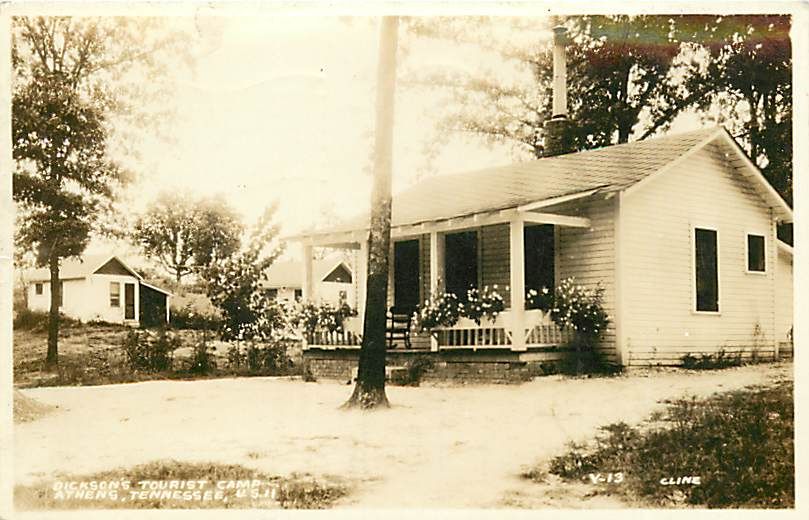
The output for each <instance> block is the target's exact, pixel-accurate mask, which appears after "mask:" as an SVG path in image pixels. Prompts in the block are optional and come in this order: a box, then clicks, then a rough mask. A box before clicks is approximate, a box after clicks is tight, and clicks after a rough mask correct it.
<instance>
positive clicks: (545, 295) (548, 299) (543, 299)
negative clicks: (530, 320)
mask: <svg viewBox="0 0 809 520" xmlns="http://www.w3.org/2000/svg"><path fill="white" fill-rule="evenodd" d="M525 308H526V309H540V310H543V311H549V310H551V309H552V308H553V291H552V290H550V289H548V288H547V287H543V288H542V289H540V290H539V291H537V290H536V289H530V290H529V291H528V292H527V293H525Z"/></svg>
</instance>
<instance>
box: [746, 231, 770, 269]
mask: <svg viewBox="0 0 809 520" xmlns="http://www.w3.org/2000/svg"><path fill="white" fill-rule="evenodd" d="M766 251H767V240H766V238H765V237H764V235H756V234H753V233H748V234H747V271H748V272H750V273H764V272H766V271H767V253H766Z"/></svg>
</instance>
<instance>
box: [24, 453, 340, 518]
mask: <svg viewBox="0 0 809 520" xmlns="http://www.w3.org/2000/svg"><path fill="white" fill-rule="evenodd" d="M172 482H175V483H176V484H174V486H173V487H172V484H171V483H172ZM82 483H84V487H85V488H86V489H80V486H81V484H82ZM93 483H94V484H93ZM93 485H94V486H95V488H96V489H89V488H90V487H92V486H93ZM102 487H103V488H104V489H101V488H102ZM348 490H349V489H348V486H346V485H345V484H344V483H342V482H341V481H339V480H338V479H336V478H334V477H322V478H320V479H316V478H315V477H313V476H311V475H301V474H296V473H293V474H292V475H290V476H288V477H279V476H272V475H267V474H265V473H262V472H260V471H257V470H254V469H250V468H246V467H244V466H240V465H238V464H217V463H191V462H180V461H176V460H165V461H163V460H161V461H155V462H150V463H147V464H141V465H139V466H135V467H133V468H131V469H116V470H111V471H103V472H100V473H95V474H92V475H81V476H77V475H58V476H57V477H56V478H55V479H53V480H52V481H47V482H45V481H43V482H40V483H37V484H34V485H31V486H16V488H15V489H14V505H15V508H16V509H19V510H28V511H31V510H65V509H248V508H249V509H279V508H280V509H325V508H328V507H331V506H332V504H333V503H334V502H335V501H336V500H337V499H339V498H341V497H343V496H345V495H346V494H347V493H348Z"/></svg>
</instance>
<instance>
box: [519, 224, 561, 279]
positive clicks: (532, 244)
mask: <svg viewBox="0 0 809 520" xmlns="http://www.w3.org/2000/svg"><path fill="white" fill-rule="evenodd" d="M553 247H554V239H553V225H551V224H543V225H541V226H526V227H525V290H526V292H527V291H529V290H531V289H534V290H536V291H539V290H540V289H542V288H543V287H547V288H548V289H551V290H552V289H553V288H554V287H555V284H554V250H553Z"/></svg>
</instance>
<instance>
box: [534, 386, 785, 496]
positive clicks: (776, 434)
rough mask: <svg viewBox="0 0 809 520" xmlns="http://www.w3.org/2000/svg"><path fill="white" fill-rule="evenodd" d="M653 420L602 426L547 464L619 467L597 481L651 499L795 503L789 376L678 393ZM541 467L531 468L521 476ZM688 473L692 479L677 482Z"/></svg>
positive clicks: (579, 476) (588, 472)
mask: <svg viewBox="0 0 809 520" xmlns="http://www.w3.org/2000/svg"><path fill="white" fill-rule="evenodd" d="M652 420H653V421H655V422H654V424H653V425H647V426H646V427H645V428H637V427H631V426H628V425H627V424H625V423H617V424H611V425H609V426H606V427H604V428H602V434H601V435H599V436H598V437H597V438H596V440H595V441H594V443H593V445H591V446H582V445H576V444H573V445H570V447H569V450H568V452H567V453H565V454H563V455H561V456H558V457H556V458H554V459H553V460H552V461H551V463H550V467H549V468H548V471H549V472H550V473H554V474H556V475H559V476H560V477H562V478H564V479H566V480H576V481H585V482H591V479H592V478H593V476H595V475H599V474H600V475H602V476H606V475H608V474H612V475H616V474H619V473H620V474H621V475H622V477H621V482H620V483H618V484H615V483H614V482H611V483H609V484H603V483H602V484H603V486H602V488H601V489H602V490H604V492H607V493H610V492H615V493H619V494H625V495H626V496H627V498H630V499H639V500H642V501H644V502H647V503H650V504H652V505H655V506H669V507H671V506H675V507H676V506H684V505H692V506H707V507H709V508H791V507H794V502H795V480H794V475H795V463H794V460H795V459H794V453H795V451H794V420H793V384H792V382H791V381H790V382H779V383H776V384H775V385H774V386H771V387H752V388H747V389H744V390H738V391H734V392H727V393H722V394H717V395H714V396H713V397H710V398H708V399H702V400H697V399H682V400H677V401H674V402H671V403H669V409H668V411H667V412H666V413H664V414H662V416H658V417H653V418H652ZM541 474H542V468H536V469H534V470H531V471H528V472H526V474H525V477H526V478H533V477H534V476H536V475H541ZM693 476H697V477H699V484H694V483H685V484H683V483H680V484H677V483H676V479H677V478H678V477H693ZM661 479H673V480H670V481H668V482H669V484H666V485H664V484H663V483H661Z"/></svg>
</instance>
